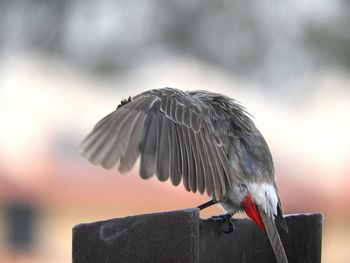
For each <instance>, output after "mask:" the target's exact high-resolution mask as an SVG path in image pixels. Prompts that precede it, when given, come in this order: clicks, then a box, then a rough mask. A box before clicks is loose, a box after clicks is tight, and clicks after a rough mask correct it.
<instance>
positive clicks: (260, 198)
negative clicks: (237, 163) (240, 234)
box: [247, 183, 278, 218]
mask: <svg viewBox="0 0 350 263" xmlns="http://www.w3.org/2000/svg"><path fill="white" fill-rule="evenodd" d="M247 188H248V191H249V192H250V193H251V195H252V198H253V201H254V202H255V204H256V205H258V206H260V207H262V208H263V210H264V211H265V213H266V214H268V215H269V216H271V217H272V218H274V215H277V203H278V197H277V193H276V190H275V187H274V186H273V185H271V184H268V183H249V184H247Z"/></svg>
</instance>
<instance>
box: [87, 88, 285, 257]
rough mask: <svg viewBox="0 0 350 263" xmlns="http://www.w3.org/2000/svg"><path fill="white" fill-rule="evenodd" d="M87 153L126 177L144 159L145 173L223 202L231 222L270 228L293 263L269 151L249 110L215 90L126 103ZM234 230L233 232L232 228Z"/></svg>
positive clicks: (162, 93)
mask: <svg viewBox="0 0 350 263" xmlns="http://www.w3.org/2000/svg"><path fill="white" fill-rule="evenodd" d="M81 151H82V154H83V156H84V157H85V158H86V159H88V160H89V161H90V162H91V163H93V164H95V165H101V166H102V167H104V168H106V169H111V168H113V167H114V166H115V165H116V164H117V163H118V164H119V167H118V169H119V171H120V172H121V173H125V172H128V171H129V170H130V169H131V168H132V167H133V166H134V164H135V162H136V160H137V159H138V157H139V156H140V157H141V164H140V176H141V177H142V178H144V179H146V178H150V177H152V176H153V175H156V176H157V178H158V179H159V180H160V181H166V180H168V179H169V178H170V180H171V183H172V184H173V185H175V186H176V185H179V184H180V182H181V180H182V183H183V185H184V187H185V189H186V190H187V191H192V192H196V191H198V192H199V193H201V194H203V193H204V192H205V191H206V192H207V194H208V195H209V196H211V198H212V200H211V201H209V202H207V203H205V204H203V205H201V206H199V208H200V209H203V208H206V207H208V206H210V205H212V204H215V203H218V204H220V205H221V206H222V207H223V208H224V210H225V211H226V212H227V214H226V215H223V216H219V217H218V218H221V219H223V220H227V219H228V220H229V219H230V218H231V216H232V215H233V214H235V213H236V212H238V211H245V212H246V213H247V215H248V216H249V217H250V218H251V219H252V220H253V221H254V222H255V223H256V224H257V225H258V226H259V227H260V228H261V229H263V230H266V233H267V235H268V238H269V240H270V243H271V246H272V248H273V250H274V253H275V255H276V258H277V261H278V262H279V263H282V262H288V260H287V256H286V254H285V251H284V248H283V245H282V242H281V239H280V236H279V234H278V231H277V229H276V224H279V225H280V226H281V227H282V228H283V229H285V230H286V231H287V225H286V223H285V221H284V219H283V213H282V205H281V201H280V198H279V195H278V191H277V187H276V183H275V181H274V179H275V175H274V166H273V161H272V157H271V153H270V150H269V147H268V145H267V143H266V141H265V140H264V138H263V136H262V135H261V133H260V132H259V131H258V129H257V128H256V127H255V125H254V123H253V122H252V120H251V119H250V117H249V114H248V113H247V111H246V110H245V109H244V108H243V107H242V106H241V105H240V104H239V103H237V102H236V101H235V100H233V99H231V98H229V97H226V96H224V95H221V94H217V93H212V92H209V91H186V92H185V91H181V90H178V89H174V88H164V89H155V90H150V91H146V92H143V93H141V94H139V95H137V96H135V97H133V98H129V99H128V100H123V101H122V102H121V104H119V105H118V108H117V109H116V110H115V111H113V112H112V113H110V114H108V115H107V116H106V117H104V118H103V119H102V120H100V121H99V122H98V123H97V124H96V125H95V126H94V128H93V130H92V132H91V133H90V134H88V136H87V137H86V138H85V139H84V140H83V142H82V144H81ZM231 230H232V229H231Z"/></svg>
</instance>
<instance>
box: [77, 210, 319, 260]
mask: <svg viewBox="0 0 350 263" xmlns="http://www.w3.org/2000/svg"><path fill="white" fill-rule="evenodd" d="M285 219H286V222H287V224H288V227H289V232H288V233H287V234H286V233H283V232H282V231H280V233H281V239H282V242H283V244H284V247H285V250H286V253H287V256H288V259H289V262H291V263H301V262H303V263H304V262H308V263H320V262H321V240H322V221H323V219H322V215H321V214H298V215H289V216H286V217H285ZM234 225H235V227H236V230H235V231H234V232H232V233H230V234H226V233H224V232H223V231H222V230H223V225H222V223H217V222H209V221H206V220H201V219H200V218H199V210H198V209H185V210H179V211H170V212H163V213H154V214H145V215H137V216H130V217H125V218H116V219H111V220H107V221H100V222H93V223H88V224H79V225H77V226H75V227H74V228H73V263H116V262H128V263H132V262H151V263H152V262H181V263H190V262H191V263H193V262H200V263H207V262H208V263H209V262H210V263H211V262H215V263H231V262H232V263H233V262H244V263H250V262H251V263H253V262H254V263H255V262H259V263H274V262H276V260H275V257H274V254H273V251H272V248H271V246H270V244H269V241H268V238H267V236H266V233H264V231H262V230H260V229H259V228H258V227H257V226H256V225H255V224H254V223H252V222H251V221H250V220H249V219H235V220H234Z"/></svg>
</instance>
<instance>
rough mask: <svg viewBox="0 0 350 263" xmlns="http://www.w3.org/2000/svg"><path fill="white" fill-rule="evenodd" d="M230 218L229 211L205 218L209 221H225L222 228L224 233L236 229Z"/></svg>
mask: <svg viewBox="0 0 350 263" xmlns="http://www.w3.org/2000/svg"><path fill="white" fill-rule="evenodd" d="M231 218H232V215H231V214H230V213H227V214H223V215H219V216H212V217H210V218H208V219H207V220H208V221H210V222H218V223H226V227H225V228H224V229H223V231H224V232H225V233H231V232H233V231H234V230H235V229H236V228H235V226H234V224H233V222H232V220H231Z"/></svg>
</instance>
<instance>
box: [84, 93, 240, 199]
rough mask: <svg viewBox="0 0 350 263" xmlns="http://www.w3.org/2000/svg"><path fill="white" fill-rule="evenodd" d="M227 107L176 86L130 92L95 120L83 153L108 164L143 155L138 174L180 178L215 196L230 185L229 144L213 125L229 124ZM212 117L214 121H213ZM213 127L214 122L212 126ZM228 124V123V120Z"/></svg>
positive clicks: (123, 167) (123, 165)
mask: <svg viewBox="0 0 350 263" xmlns="http://www.w3.org/2000/svg"><path fill="white" fill-rule="evenodd" d="M225 114H226V113H225V112H224V111H223V110H222V111H221V110H220V107H218V106H216V107H215V110H211V108H210V105H208V104H206V102H204V101H203V100H201V99H199V97H196V96H195V94H194V93H191V92H182V91H180V90H176V89H170V88H165V89H160V90H151V91H147V92H144V93H141V94H139V95H137V96H135V97H133V98H132V99H131V100H130V101H127V102H126V103H124V104H122V105H120V106H119V107H118V108H117V109H116V110H115V111H114V112H112V113H110V114H109V115H107V116H106V117H104V118H103V119H102V120H101V121H99V122H98V123H97V124H96V125H95V126H94V129H93V131H92V132H91V133H90V134H89V135H88V136H87V137H86V139H84V141H83V142H82V144H81V149H82V152H83V155H84V156H85V157H86V158H87V159H88V160H90V161H91V162H92V163H94V164H99V165H102V166H103V167H105V168H107V169H110V168H112V167H113V166H114V165H115V164H116V163H118V161H119V168H118V169H119V171H121V172H123V173H124V172H127V171H129V170H131V168H132V167H133V165H134V164H135V162H136V160H137V158H138V157H139V156H140V157H141V162H140V176H141V177H142V178H144V179H146V178H150V177H152V176H153V175H157V178H158V179H159V180H160V181H165V180H167V179H169V178H170V180H171V182H172V184H173V185H178V184H179V183H180V182H181V180H182V181H183V185H184V187H185V189H186V190H187V191H192V192H196V191H197V190H198V191H199V192H200V193H204V192H205V191H206V192H207V193H208V194H209V195H212V196H213V198H214V199H216V200H219V199H220V198H221V197H222V196H223V195H225V193H226V192H227V191H228V190H229V189H230V188H231V187H232V184H233V179H232V176H231V174H230V164H229V161H228V151H229V150H228V149H227V148H226V146H225V144H224V143H222V137H220V136H226V135H227V131H226V133H225V132H224V133H222V132H221V131H220V129H217V128H216V126H215V125H220V122H221V123H222V124H225V125H222V127H229V126H230V125H229V124H227V123H223V122H227V121H229V120H228V119H227V118H226V117H227V115H225ZM211 118H214V121H215V125H213V123H211V121H212V119H211ZM214 127H215V128H214ZM230 127H231V126H230Z"/></svg>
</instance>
